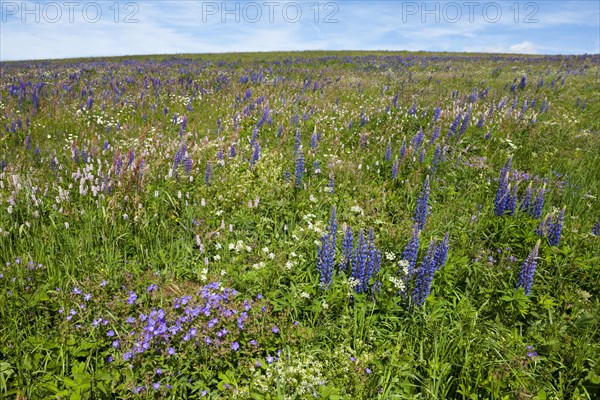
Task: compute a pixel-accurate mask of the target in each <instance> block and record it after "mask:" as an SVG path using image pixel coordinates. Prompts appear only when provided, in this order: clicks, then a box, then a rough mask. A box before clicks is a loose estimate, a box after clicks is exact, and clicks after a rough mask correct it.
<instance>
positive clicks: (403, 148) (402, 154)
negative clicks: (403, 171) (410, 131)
mask: <svg viewBox="0 0 600 400" xmlns="http://www.w3.org/2000/svg"><path fill="white" fill-rule="evenodd" d="M405 155H406V137H405V138H404V139H402V146H401V147H400V160H403V159H404V156H405Z"/></svg>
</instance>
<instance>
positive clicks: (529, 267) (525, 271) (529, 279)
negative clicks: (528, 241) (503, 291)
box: [517, 240, 540, 295]
mask: <svg viewBox="0 0 600 400" xmlns="http://www.w3.org/2000/svg"><path fill="white" fill-rule="evenodd" d="M539 247H540V241H539V240H538V241H537V243H536V244H535V246H534V247H533V249H532V250H531V252H530V253H529V255H528V256H527V258H526V259H525V261H524V262H523V266H522V267H521V272H520V273H519V278H518V281H517V288H519V287H522V288H523V289H524V290H525V294H526V295H529V293H530V292H531V287H532V285H533V276H534V275H535V267H536V265H537V260H536V259H537V255H538V250H539Z"/></svg>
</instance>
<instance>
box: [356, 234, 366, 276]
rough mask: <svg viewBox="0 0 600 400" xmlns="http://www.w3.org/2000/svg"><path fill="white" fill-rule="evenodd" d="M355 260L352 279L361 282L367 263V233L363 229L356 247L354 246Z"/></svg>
mask: <svg viewBox="0 0 600 400" xmlns="http://www.w3.org/2000/svg"><path fill="white" fill-rule="evenodd" d="M353 256H354V260H353V262H352V278H354V280H356V281H358V282H361V276H362V274H363V270H364V267H365V263H366V261H367V254H366V242H365V231H364V230H363V229H361V230H360V231H359V232H358V238H357V241H356V245H355V246H354V255H353Z"/></svg>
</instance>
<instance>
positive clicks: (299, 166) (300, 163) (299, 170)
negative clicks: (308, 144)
mask: <svg viewBox="0 0 600 400" xmlns="http://www.w3.org/2000/svg"><path fill="white" fill-rule="evenodd" d="M303 176H304V154H302V151H298V158H297V159H296V187H297V188H298V189H301V188H302V177H303Z"/></svg>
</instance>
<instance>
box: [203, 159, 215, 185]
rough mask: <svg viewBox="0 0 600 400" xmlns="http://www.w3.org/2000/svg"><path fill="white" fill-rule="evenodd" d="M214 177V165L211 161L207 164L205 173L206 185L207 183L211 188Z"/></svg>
mask: <svg viewBox="0 0 600 400" xmlns="http://www.w3.org/2000/svg"><path fill="white" fill-rule="evenodd" d="M212 176H213V169H212V163H211V162H210V161H207V162H206V171H205V173H204V183H206V185H207V186H210V184H211V182H212Z"/></svg>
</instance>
